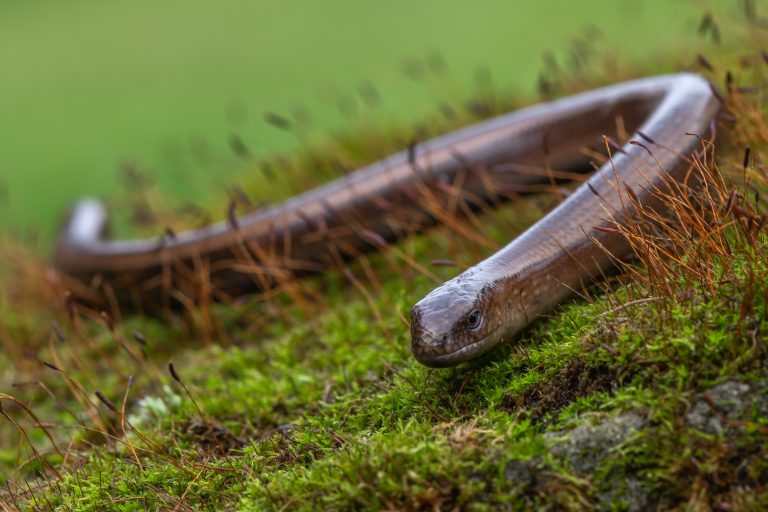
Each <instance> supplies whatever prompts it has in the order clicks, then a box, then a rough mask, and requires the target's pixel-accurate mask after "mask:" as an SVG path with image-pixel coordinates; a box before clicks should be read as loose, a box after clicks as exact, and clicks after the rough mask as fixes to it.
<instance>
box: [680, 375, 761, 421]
mask: <svg viewBox="0 0 768 512" xmlns="http://www.w3.org/2000/svg"><path fill="white" fill-rule="evenodd" d="M753 415H757V416H762V417H765V416H766V415H768V380H766V381H762V382H756V383H755V382H753V383H746V382H741V381H738V380H728V381H726V382H723V383H722V384H718V385H717V386H715V387H713V388H712V389H710V390H709V391H708V392H706V393H702V394H701V395H700V396H699V398H698V400H697V401H696V403H694V405H693V407H691V410H690V411H688V414H686V415H685V419H686V420H687V421H688V424H689V425H690V426H692V427H694V428H696V429H698V430H701V431H702V432H707V433H709V434H723V433H725V432H726V431H727V428H728V426H727V425H726V421H725V420H726V419H728V420H747V421H748V420H750V419H751V418H752V417H753Z"/></svg>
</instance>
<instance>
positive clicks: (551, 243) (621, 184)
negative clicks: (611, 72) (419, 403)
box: [411, 74, 720, 367]
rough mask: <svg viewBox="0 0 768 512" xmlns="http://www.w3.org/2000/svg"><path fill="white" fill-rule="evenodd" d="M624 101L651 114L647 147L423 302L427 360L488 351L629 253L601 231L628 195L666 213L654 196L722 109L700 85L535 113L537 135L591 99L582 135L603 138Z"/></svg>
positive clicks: (414, 316)
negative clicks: (615, 106)
mask: <svg viewBox="0 0 768 512" xmlns="http://www.w3.org/2000/svg"><path fill="white" fill-rule="evenodd" d="M626 96H633V97H634V96H638V97H641V98H643V101H645V102H646V103H647V106H648V112H649V115H648V117H647V118H646V119H645V120H644V121H643V123H642V125H641V126H640V127H639V128H638V131H639V132H640V133H642V135H641V136H637V135H636V136H634V137H633V138H634V139H636V140H637V141H639V142H641V143H642V144H643V145H644V146H645V147H643V146H639V145H630V144H627V145H625V146H624V147H623V151H622V152H617V153H614V154H613V157H612V159H611V161H609V162H608V163H606V164H605V165H603V166H602V167H601V168H600V169H599V170H598V171H597V172H596V173H595V174H594V175H593V176H592V177H591V178H590V179H589V180H588V181H587V182H586V183H584V184H582V185H581V186H580V187H579V188H578V189H576V191H575V192H574V193H573V194H572V195H570V196H569V197H568V199H567V200H565V201H564V202H562V203H561V204H560V205H559V206H558V207H557V208H555V209H554V210H553V211H551V212H550V213H549V214H547V215H546V216H545V217H544V218H542V219H541V220H540V221H539V222H537V223H536V224H534V225H533V226H531V228H529V229H528V230H527V231H526V232H525V233H523V234H522V235H520V236H519V237H518V238H516V239H515V240H513V241H512V242H511V243H510V244H509V245H507V246H506V247H504V248H503V249H501V250H500V251H498V252H496V253H495V254H493V255H492V256H491V257H489V258H488V259H486V260H485V261H482V262H480V263H478V264H477V265H475V266H474V267H472V268H470V269H468V270H467V271H465V272H464V273H462V274H461V275H459V276H457V277H455V278H453V279H451V280H450V281H448V282H446V283H444V284H443V285H441V286H439V287H438V288H436V289H435V290H433V291H432V292H430V293H429V294H428V295H427V296H426V297H424V298H423V299H422V300H421V301H419V302H418V303H417V304H416V305H415V306H414V307H413V309H412V310H411V336H412V352H413V355H414V356H415V357H416V359H418V360H419V361H420V362H421V363H423V364H425V365H427V366H433V367H445V366H454V365H457V364H459V363H461V362H464V361H468V360H470V359H472V358H475V357H477V356H479V355H480V354H483V353H484V352H486V351H488V350H490V349H491V348H492V347H494V346H496V345H498V344H499V343H501V342H502V341H503V340H504V339H507V338H509V337H511V336H513V335H514V334H515V333H517V332H518V331H520V330H521V329H523V328H524V327H525V326H527V325H528V324H529V323H530V322H531V321H533V320H534V319H535V318H536V317H538V316H539V315H541V314H543V313H545V312H546V311H548V310H550V309H552V308H553V307H554V306H555V305H557V304H558V303H560V302H561V301H562V300H563V299H564V298H566V297H567V296H568V295H570V294H571V293H572V292H573V291H574V290H579V289H582V287H583V286H584V285H585V284H588V283H589V282H590V281H591V280H592V279H593V278H595V277H597V276H600V275H603V274H604V273H605V272H606V271H607V270H609V269H610V268H611V267H612V266H614V265H615V259H616V258H624V257H626V256H627V255H628V254H629V253H630V250H631V248H630V245H629V241H627V240H626V239H625V238H624V237H622V236H620V235H617V234H615V233H611V232H610V230H608V231H606V230H600V229H599V228H600V227H603V228H609V227H611V226H613V225H614V224H613V223H621V222H623V221H624V220H625V219H626V218H627V215H631V214H632V212H633V210H634V208H633V204H634V202H633V201H634V198H633V200H632V201H631V200H630V197H629V195H628V193H627V192H626V189H627V188H629V189H631V190H632V192H633V193H634V195H635V196H636V198H637V200H638V201H639V203H640V205H642V207H643V208H651V209H655V210H656V211H659V209H660V208H662V205H661V204H660V201H659V199H658V196H657V195H655V194H654V191H656V192H659V191H665V190H667V187H666V185H667V184H668V180H678V181H680V180H682V179H683V178H684V177H685V175H686V172H687V170H688V169H689V167H690V158H689V157H690V155H691V154H692V153H693V152H695V151H696V150H700V149H701V148H702V142H701V140H700V139H699V138H698V137H697V136H696V135H699V136H702V137H703V136H706V135H707V134H708V133H709V132H710V129H711V124H712V122H713V120H714V119H715V116H716V115H717V112H718V110H719V106H720V105H719V101H718V100H717V98H716V96H715V95H714V93H713V92H712V89H711V87H710V85H709V83H708V82H706V81H705V80H704V79H702V78H700V77H698V76H696V75H690V74H680V75H672V76H666V77H659V78H650V79H646V80H639V81H635V82H629V83H626V84H620V85H617V86H613V87H609V88H606V89H602V90H599V91H594V92H591V93H587V95H580V96H575V97H572V98H567V99H564V100H561V101H560V102H555V103H553V104H551V105H550V106H549V107H548V108H545V109H543V110H540V111H539V112H540V116H538V117H537V122H538V126H537V128H536V129H538V130H546V127H548V126H551V125H558V126H560V127H561V128H562V127H564V126H567V125H570V124H572V123H573V122H574V119H573V118H572V116H571V111H572V109H573V108H574V107H576V106H577V105H579V104H580V103H581V102H582V101H583V98H585V97H590V100H592V101H591V104H592V108H591V112H590V122H589V123H588V125H587V126H586V129H587V130H590V131H591V132H592V133H600V132H601V131H605V130H606V129H607V126H608V125H610V124H611V123H613V122H614V121H613V119H612V118H610V117H607V116H605V115H603V110H602V109H603V108H605V107H606V106H607V105H610V104H611V103H613V102H619V103H621V102H622V101H624V98H625V97H626ZM619 110H620V109H619ZM566 129H567V128H566ZM571 129H573V130H575V129H577V128H576V127H572V128H571ZM582 129H584V127H582ZM649 150H650V151H651V153H652V156H651V154H649ZM596 228H597V229H596Z"/></svg>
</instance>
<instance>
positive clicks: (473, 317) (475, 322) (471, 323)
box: [467, 309, 483, 329]
mask: <svg viewBox="0 0 768 512" xmlns="http://www.w3.org/2000/svg"><path fill="white" fill-rule="evenodd" d="M482 319H483V317H482V315H481V314H480V310H477V309H475V310H472V312H471V313H470V314H469V316H468V317H467V326H468V327H469V328H470V329H477V328H478V327H479V326H480V320H482Z"/></svg>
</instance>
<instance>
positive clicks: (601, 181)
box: [54, 74, 719, 367]
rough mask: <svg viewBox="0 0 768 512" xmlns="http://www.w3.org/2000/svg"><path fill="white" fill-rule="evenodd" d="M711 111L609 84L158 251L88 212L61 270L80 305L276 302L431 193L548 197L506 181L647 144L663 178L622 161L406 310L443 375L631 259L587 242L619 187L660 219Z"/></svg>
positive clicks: (616, 206)
mask: <svg viewBox="0 0 768 512" xmlns="http://www.w3.org/2000/svg"><path fill="white" fill-rule="evenodd" d="M718 108H719V104H718V102H717V99H716V97H715V96H714V94H713V93H712V90H711V88H710V85H709V84H708V83H707V82H706V81H705V80H704V79H702V78H701V77H699V76H697V75H692V74H678V75H670V76H662V77H654V78H647V79H642V80H636V81H633V82H627V83H623V84H618V85H614V86H611V87H606V88H603V89H598V90H594V91H590V92H586V93H583V94H579V95H576V96H572V97H569V98H565V99H561V100H557V101H553V102H550V103H545V104H541V105H536V106H533V107H530V108H526V109H523V110H520V111H518V112H514V113H511V114H506V115H503V116H500V117H497V118H495V119H491V120H489V121H486V122H483V123H479V124H476V125H474V126H471V127H468V128H465V129H462V130H459V131H456V132H454V133H451V134H448V135H445V136H443V137H439V138H436V139H434V140H431V141H428V142H425V143H423V144H420V145H418V146H417V147H415V148H412V149H411V150H410V151H405V152H402V153H399V154H396V155H393V156H391V157H389V158H387V159H385V160H382V161H380V162H377V163H375V164H373V165H370V166H368V167H366V168H363V169H361V170H358V171H356V172H353V173H351V174H349V175H347V176H344V177H343V178H340V179H338V180H335V181H333V182H331V183H329V184H327V185H324V186H322V187H319V188H317V189H314V190H311V191H309V192H306V193H304V194H301V195H299V196H296V197H294V198H292V199H289V200H288V201H285V202H284V203H281V204H278V205H275V206H271V207H268V208H264V209H262V210H259V211H256V212H253V213H251V214H248V215H245V216H243V217H240V218H237V219H230V220H229V221H228V222H221V223H218V224H214V225H211V226H208V227H206V228H203V229H199V230H195V231H189V232H185V233H180V234H178V235H176V236H174V237H165V238H163V239H145V240H122V241H110V240H104V239H103V238H102V235H103V233H104V231H105V229H106V224H107V215H106V210H105V209H104V207H103V206H102V205H101V204H100V203H99V202H98V201H95V200H84V201H81V202H80V203H79V204H78V205H77V206H76V207H75V209H74V210H73V214H72V216H71V217H70V222H69V224H68V226H67V228H66V229H65V230H64V232H63V233H62V235H61V236H60V237H59V240H58V242H57V245H56V252H55V256H54V263H55V266H56V267H57V268H58V269H59V270H60V271H62V272H63V273H64V274H68V275H71V276H73V277H76V278H79V279H80V280H82V281H83V282H84V283H90V284H89V285H86V286H84V287H82V288H81V289H80V291H84V290H86V291H87V290H88V287H89V286H90V287H91V288H92V289H91V290H90V292H95V295H98V294H99V293H105V292H106V293H108V295H109V296H111V297H118V298H123V299H125V298H128V299H131V298H132V299H133V300H134V301H136V300H139V301H140V300H142V299H141V297H146V296H151V297H156V296H158V295H159V296H160V297H161V298H163V299H164V300H165V301H167V300H169V298H170V297H172V296H173V294H174V293H182V294H185V295H187V296H192V297H201V296H212V297H214V298H227V297H231V296H236V295H237V294H240V293H243V292H245V291H248V290H250V289H252V288H254V287H261V288H263V287H269V286H274V285H275V284H278V282H279V280H280V277H279V276H280V275H281V273H282V274H283V275H284V273H285V272H284V271H285V270H286V269H287V270H290V271H291V272H292V273H296V272H319V271H322V270H323V269H325V268H327V267H328V266H329V265H332V264H334V263H335V262H337V261H338V259H339V258H349V257H354V256H355V255H357V254H359V253H361V252H363V251H366V250H370V249H372V248H375V247H376V246H377V245H379V243H380V242H381V240H382V239H384V240H394V239H397V238H400V237H401V236H404V235H407V234H408V233H411V232H413V231H414V230H416V229H421V228H424V227H425V226H427V225H429V224H431V223H434V222H435V221H436V220H437V218H436V217H435V215H434V213H435V212H436V211H439V209H440V208H441V205H444V204H447V203H448V202H449V201H451V195H450V194H448V193H446V192H445V187H442V188H441V187H440V186H439V184H440V183H460V184H461V187H462V189H463V190H465V191H466V192H467V193H469V194H471V195H472V196H474V197H476V198H478V199H480V200H484V199H485V200H487V199H489V198H490V197H492V195H493V194H494V190H499V189H509V188H512V189H520V188H524V187H525V186H527V185H530V184H532V183H536V182H540V181H542V178H541V177H536V176H530V175H526V174H525V173H521V172H514V171H516V170H520V169H523V170H524V169H525V167H524V166H527V165H539V166H541V165H544V163H545V162H546V163H548V164H549V165H551V166H552V167H554V168H556V169H567V168H570V167H572V166H574V165H577V164H583V163H584V160H585V159H584V156H583V155H581V154H580V152H579V150H580V149H581V148H583V147H585V146H595V145H596V144H599V143H600V142H601V140H602V139H601V137H602V136H603V135H609V136H612V137H615V136H616V132H617V128H616V126H617V119H618V118H620V119H621V121H622V122H623V124H624V126H625V128H626V129H627V130H628V131H630V132H631V131H633V130H635V129H638V127H639V130H640V131H642V132H643V134H644V135H646V136H647V137H648V138H650V139H652V140H654V141H656V142H658V144H651V143H647V142H646V146H649V149H651V150H652V152H653V156H654V157H655V159H656V160H658V162H657V161H656V160H654V159H653V158H652V157H651V156H650V155H649V154H648V152H646V150H645V149H644V148H642V147H639V146H634V145H626V146H624V148H623V152H619V153H616V154H614V157H613V161H612V165H611V164H607V165H604V166H603V167H602V168H601V169H600V170H599V171H598V172H597V173H595V174H594V175H593V176H592V177H591V178H590V179H589V181H588V182H587V184H584V185H582V186H581V187H579V188H578V189H577V190H576V191H575V192H574V193H573V194H572V195H571V196H569V197H568V199H567V200H566V201H564V202H563V203H562V204H561V205H560V206H558V207H557V208H556V209H555V210H553V211H552V212H550V213H549V214H548V215H547V216H545V217H544V218H543V219H542V220H541V221H539V222H538V223H537V224H535V225H534V226H533V227H531V228H530V229H529V230H528V231H526V232H525V233H524V234H523V235H521V236H520V237H518V238H517V239H515V240H514V241H513V242H512V243H510V244H509V245H508V246H507V247H505V248H504V249H502V250H501V251H499V252H497V253H496V254H494V255H492V256H491V257H490V258H488V259H487V260H485V261H483V262H481V263H479V264H478V265H476V266H474V267H472V268H470V269H469V270H467V271H466V272H464V273H462V274H461V275H459V276H458V277H456V278H454V279H452V280H450V281H448V282H447V283H445V284H443V285H442V286H440V287H438V288H436V289H435V290H434V291H432V292H431V293H430V294H429V295H427V296H426V297H425V298H424V299H422V300H421V301H419V303H418V304H416V305H415V306H414V307H413V310H412V312H411V317H412V324H411V333H412V351H413V354H414V356H415V357H416V359H417V360H419V361H420V362H422V363H424V364H426V365H428V366H436V367H441V366H452V365H455V364H459V363H461V362H463V361H467V360H469V359H471V358H473V357H477V356H478V355H480V354H482V353H483V352H486V351H487V350H489V349H490V348H491V347H493V346H495V345H497V344H498V343H500V342H501V341H502V340H503V339H505V338H507V337H509V336H511V335H512V334H514V333H515V332H517V331H519V330H520V329H522V328H523V327H525V326H526V325H527V324H528V323H530V321H532V320H533V319H534V318H535V317H537V316H538V315H540V314H542V313H543V312H545V311H547V310H549V309H550V308H552V307H553V306H554V305H556V304H557V303H559V302H560V301H562V300H563V299H564V298H565V297H566V296H567V295H569V293H570V292H571V290H573V289H578V288H580V287H581V286H582V285H583V284H584V283H586V282H588V281H589V280H590V279H591V278H593V277H594V276H596V275H599V274H601V273H602V272H604V271H605V270H606V269H608V268H609V267H611V266H612V265H613V260H612V258H613V257H616V258H621V257H624V256H626V254H627V253H628V252H629V245H628V243H627V242H626V241H625V240H624V239H623V238H621V237H619V236H616V235H612V234H610V233H607V232H605V231H600V230H596V229H594V227H595V226H608V225H609V224H610V222H611V221H619V222H620V221H621V220H622V219H623V218H624V215H625V211H624V207H625V206H626V205H627V203H626V201H622V194H623V193H620V192H619V190H623V187H625V186H627V187H629V188H631V189H632V190H633V191H634V193H635V195H636V196H637V198H638V199H639V200H640V202H641V204H643V206H653V205H654V203H655V202H654V197H653V194H652V190H653V189H654V187H657V186H660V185H661V184H662V182H663V180H664V179H665V177H666V176H670V177H671V178H672V179H680V178H681V176H683V175H684V172H685V170H686V169H687V167H688V163H687V162H688V160H687V156H688V155H690V153H691V152H693V151H695V150H696V149H697V148H699V147H700V146H701V142H700V140H699V139H698V138H697V137H696V136H695V135H686V133H692V134H698V135H701V136H705V135H706V134H707V133H708V132H709V129H710V124H711V123H712V121H713V119H714V118H715V116H716V114H717V111H718ZM635 138H637V137H635ZM510 171H512V172H510ZM457 178H460V179H457ZM617 180H618V181H617ZM617 183H618V184H620V185H621V186H620V187H617ZM424 190H428V194H429V197H430V200H429V201H427V200H424V199H423V198H424V197H425V196H424ZM406 226H407V227H406ZM594 240H596V241H598V242H599V245H601V246H602V247H599V246H598V244H596V243H595V242H594ZM606 250H607V251H606ZM609 253H610V254H609Z"/></svg>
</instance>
